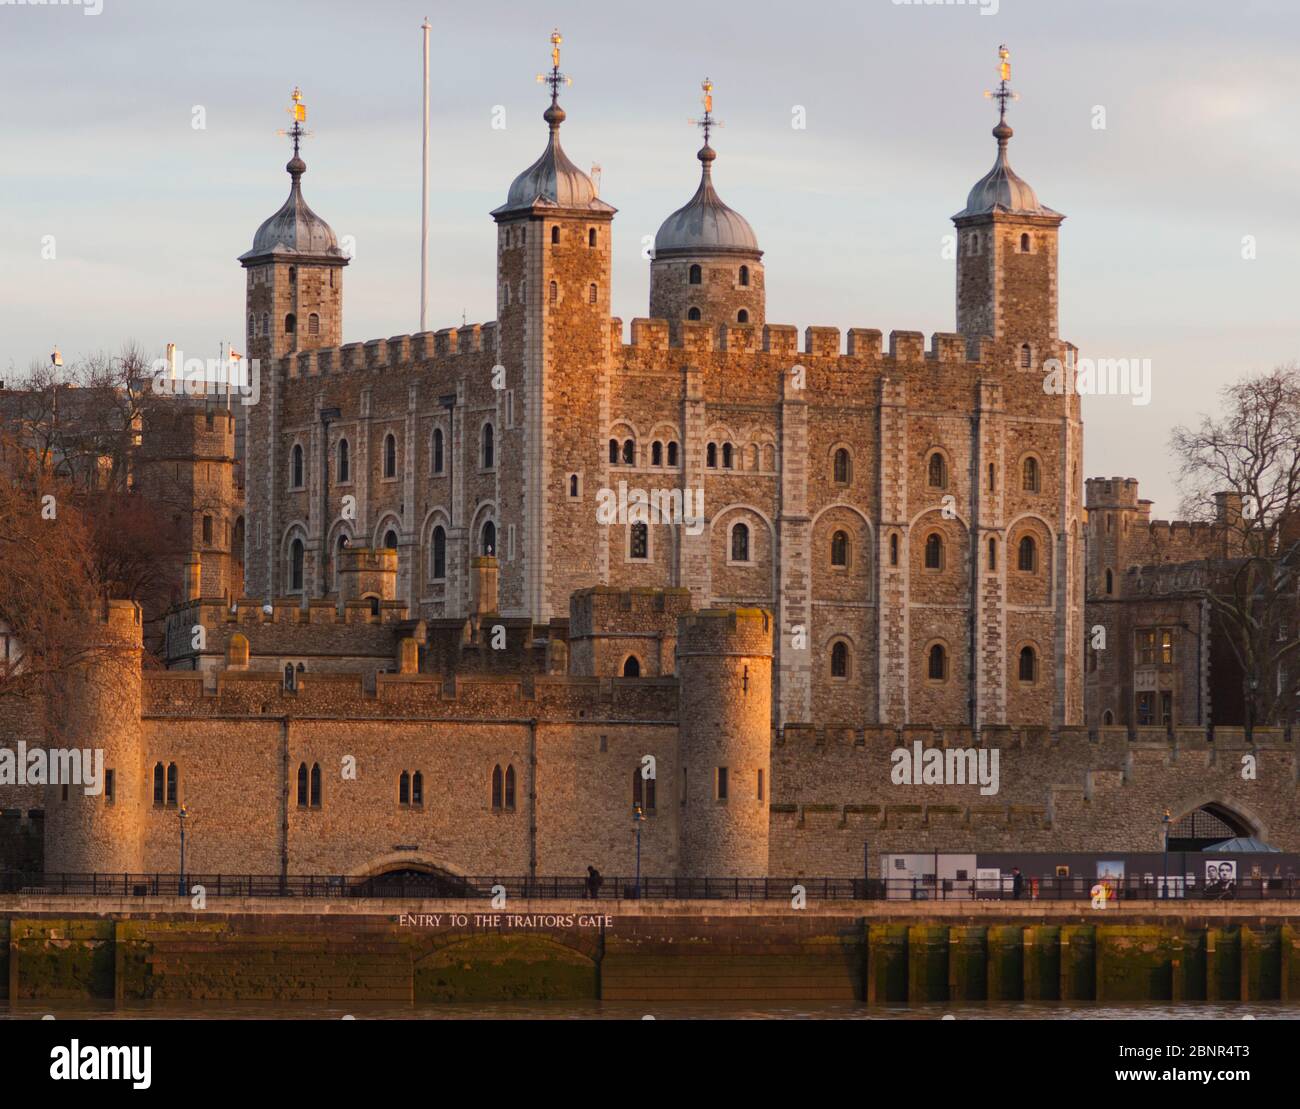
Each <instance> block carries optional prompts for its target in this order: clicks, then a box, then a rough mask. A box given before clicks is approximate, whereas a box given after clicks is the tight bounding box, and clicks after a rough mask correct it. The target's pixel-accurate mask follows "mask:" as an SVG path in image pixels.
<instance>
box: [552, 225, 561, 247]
mask: <svg viewBox="0 0 1300 1109" xmlns="http://www.w3.org/2000/svg"><path fill="white" fill-rule="evenodd" d="M559 241H560V226H559V224H552V225H551V242H553V243H558V242H559Z"/></svg>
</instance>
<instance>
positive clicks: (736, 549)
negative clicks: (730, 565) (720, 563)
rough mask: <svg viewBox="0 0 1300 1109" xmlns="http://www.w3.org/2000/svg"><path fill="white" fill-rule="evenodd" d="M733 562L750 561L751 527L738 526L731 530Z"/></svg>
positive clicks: (746, 525) (745, 525)
mask: <svg viewBox="0 0 1300 1109" xmlns="http://www.w3.org/2000/svg"><path fill="white" fill-rule="evenodd" d="M731 561H732V562H748V561H749V525H748V524H737V525H736V526H735V527H733V528H732V529H731Z"/></svg>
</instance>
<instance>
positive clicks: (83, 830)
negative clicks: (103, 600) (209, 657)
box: [45, 601, 148, 874]
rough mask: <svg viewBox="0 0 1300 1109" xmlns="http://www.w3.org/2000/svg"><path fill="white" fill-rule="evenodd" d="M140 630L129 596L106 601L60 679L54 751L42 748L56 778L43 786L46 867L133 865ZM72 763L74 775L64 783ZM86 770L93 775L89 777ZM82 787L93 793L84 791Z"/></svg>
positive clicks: (136, 857)
mask: <svg viewBox="0 0 1300 1109" xmlns="http://www.w3.org/2000/svg"><path fill="white" fill-rule="evenodd" d="M142 635H143V620H142V613H141V610H140V606H139V605H137V604H136V603H135V602H133V601H109V602H107V605H106V606H105V607H104V608H103V609H101V610H100V611H99V612H98V613H97V614H96V615H95V617H94V618H93V619H91V620H90V621H89V623H88V627H87V642H86V650H85V653H84V655H83V656H82V658H81V660H80V662H79V663H78V665H77V666H76V667H75V669H74V670H73V672H72V673H71V674H69V675H68V678H67V683H66V692H65V694H64V697H63V703H62V715H61V717H60V728H59V735H60V738H59V740H58V744H59V747H60V748H61V750H59V751H55V750H54V749H49V750H48V754H49V755H50V763H51V766H52V768H54V767H57V768H58V773H59V775H60V781H59V782H58V783H52V784H47V785H46V789H45V870H46V872H47V873H53V874H57V873H89V872H94V873H100V874H104V873H117V874H122V873H127V872H132V871H139V870H140V869H141V866H142V862H141V853H140V848H141V842H142V835H143V831H144V824H145V819H146V816H147V810H146V806H147V804H148V796H147V785H148V783H147V782H146V781H145V771H144V754H143V741H142V733H141V726H140V708H141V700H140V690H141V677H140V659H141V653H142V644H143V639H142ZM74 751H75V752H76V753H75V754H74ZM100 752H102V765H101V763H100ZM73 766H77V767H79V778H80V781H73V782H68V781H66V779H67V777H68V776H69V773H68V772H69V770H70V769H71V767H73ZM92 776H95V777H98V779H99V780H98V781H97V782H93V783H90V782H89V781H88V780H89V779H90V778H91V777H92ZM88 785H89V788H92V789H94V790H95V792H93V793H87V792H86V790H87V788H88Z"/></svg>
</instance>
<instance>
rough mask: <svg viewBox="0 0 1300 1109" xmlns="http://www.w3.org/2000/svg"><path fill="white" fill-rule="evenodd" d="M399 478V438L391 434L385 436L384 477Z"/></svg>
mask: <svg viewBox="0 0 1300 1109" xmlns="http://www.w3.org/2000/svg"><path fill="white" fill-rule="evenodd" d="M396 476H397V436H395V435H393V434H392V432H389V433H388V434H387V435H385V436H384V477H396Z"/></svg>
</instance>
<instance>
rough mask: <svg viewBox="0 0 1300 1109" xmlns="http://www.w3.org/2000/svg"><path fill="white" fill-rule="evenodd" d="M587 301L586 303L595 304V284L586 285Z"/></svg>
mask: <svg viewBox="0 0 1300 1109" xmlns="http://www.w3.org/2000/svg"><path fill="white" fill-rule="evenodd" d="M587 303H588V304H595V303H596V286H595V285H588V286H587Z"/></svg>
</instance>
